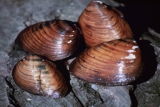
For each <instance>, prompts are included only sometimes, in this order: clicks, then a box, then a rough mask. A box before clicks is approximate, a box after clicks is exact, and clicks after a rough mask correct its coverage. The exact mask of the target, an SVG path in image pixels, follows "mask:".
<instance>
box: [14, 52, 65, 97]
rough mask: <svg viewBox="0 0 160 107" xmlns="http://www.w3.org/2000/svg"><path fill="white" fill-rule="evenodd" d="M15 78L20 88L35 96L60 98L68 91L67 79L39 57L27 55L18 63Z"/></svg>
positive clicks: (53, 66)
mask: <svg viewBox="0 0 160 107" xmlns="http://www.w3.org/2000/svg"><path fill="white" fill-rule="evenodd" d="M13 78H14V80H15V82H16V83H17V85H18V86H19V87H21V88H22V89H24V90H26V91H28V92H30V93H33V94H39V95H44V96H49V97H51V98H59V97H63V96H65V94H66V92H67V91H68V87H67V84H66V82H65V79H64V78H63V76H62V74H61V73H60V72H59V71H58V70H57V69H56V67H55V65H54V64H53V63H51V62H49V61H47V60H43V59H42V58H41V57H39V56H37V55H27V56H26V57H25V58H24V59H22V60H21V61H20V62H19V63H17V65H16V66H15V68H14V71H13Z"/></svg>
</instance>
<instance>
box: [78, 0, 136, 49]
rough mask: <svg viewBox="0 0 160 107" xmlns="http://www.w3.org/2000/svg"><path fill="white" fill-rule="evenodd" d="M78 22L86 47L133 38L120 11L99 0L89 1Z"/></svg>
mask: <svg viewBox="0 0 160 107" xmlns="http://www.w3.org/2000/svg"><path fill="white" fill-rule="evenodd" d="M78 22H79V25H80V27H81V30H82V33H83V35H84V39H85V42H86V45H87V46H88V47H91V46H95V45H97V44H100V43H103V42H106V41H111V40H115V39H122V38H133V34H132V31H131V29H130V27H129V25H128V24H127V22H126V21H125V20H124V19H123V15H122V13H121V12H120V11H118V10H117V9H115V8H113V7H110V6H108V5H106V4H104V3H102V2H100V1H93V2H91V3H89V5H88V6H87V7H86V9H85V10H84V11H83V12H82V14H81V15H80V17H79V20H78Z"/></svg>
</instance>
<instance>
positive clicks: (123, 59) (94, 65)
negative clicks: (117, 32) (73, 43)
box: [70, 39, 143, 85]
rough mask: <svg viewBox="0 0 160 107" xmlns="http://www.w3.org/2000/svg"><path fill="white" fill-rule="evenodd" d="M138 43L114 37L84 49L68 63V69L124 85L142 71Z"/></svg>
mask: <svg viewBox="0 0 160 107" xmlns="http://www.w3.org/2000/svg"><path fill="white" fill-rule="evenodd" d="M142 65H143V63H142V58H141V51H140V49H139V46H138V45H137V44H136V41H134V40H133V39H117V40H113V41H109V42H105V43H102V44H99V45H97V46H94V47H91V48H89V49H87V50H85V51H84V52H83V53H82V54H81V55H80V56H79V57H77V58H76V59H75V60H74V61H73V62H72V63H71V65H70V72H71V74H72V75H74V76H75V77H78V78H80V79H82V80H84V81H87V82H90V83H95V84H101V85H126V84H129V83H130V82H133V81H134V80H136V78H137V77H138V76H139V75H140V74H141V72H142V68H143V67H142Z"/></svg>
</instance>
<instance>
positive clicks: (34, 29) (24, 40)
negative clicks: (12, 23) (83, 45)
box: [16, 20, 79, 61]
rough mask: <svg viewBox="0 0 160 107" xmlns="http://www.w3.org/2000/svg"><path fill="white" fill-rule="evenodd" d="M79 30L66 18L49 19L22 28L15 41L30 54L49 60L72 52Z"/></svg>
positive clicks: (66, 55) (61, 57)
mask: <svg viewBox="0 0 160 107" xmlns="http://www.w3.org/2000/svg"><path fill="white" fill-rule="evenodd" d="M78 38H79V30H78V29H77V27H76V25H75V23H73V22H70V21H67V20H51V21H45V22H41V23H37V24H34V25H32V26H30V27H27V28H26V29H24V30H23V31H22V32H21V33H20V34H19V35H18V37H17V40H16V42H18V43H20V45H21V46H22V48H23V49H24V50H25V51H27V52H29V53H32V54H37V55H41V56H45V57H47V58H48V59H50V60H53V61H55V60H61V59H64V58H66V57H68V56H70V55H72V54H73V53H74V51H75V50H76V48H77V45H78Z"/></svg>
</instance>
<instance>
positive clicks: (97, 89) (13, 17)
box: [0, 0, 160, 107]
mask: <svg viewBox="0 0 160 107" xmlns="http://www.w3.org/2000/svg"><path fill="white" fill-rule="evenodd" d="M90 1H91V0H65V1H63V0H46V1H44V0H39V1H38V2H37V1H33V0H12V1H11V0H1V1H0V13H1V16H0V34H1V35H0V92H1V93H0V107H53V106H54V107H106V106H107V107H131V106H133V107H159V106H160V102H159V101H160V87H159V85H160V77H159V76H160V64H159V62H160V55H159V54H160V49H159V47H157V46H158V45H159V44H158V45H157V43H158V42H157V41H155V40H154V39H152V38H151V39H148V40H150V41H151V42H152V46H153V47H154V49H153V47H152V46H150V45H149V44H148V45H147V46H146V45H143V43H144V42H142V43H140V44H142V49H143V50H144V52H146V50H147V49H150V50H149V51H148V52H150V55H152V56H153V57H152V58H153V59H151V58H149V57H148V56H147V55H146V56H145V58H146V59H148V60H147V62H150V63H146V64H147V65H148V68H146V69H148V71H149V72H146V73H145V75H146V76H145V77H144V78H143V79H140V80H138V81H137V82H136V84H138V85H135V84H134V85H128V86H114V87H108V86H99V85H95V84H89V83H86V82H83V81H81V80H78V79H76V78H74V77H73V76H72V75H69V72H68V71H67V70H66V72H65V73H64V72H63V74H67V75H68V77H67V79H68V83H69V85H70V91H69V93H68V94H67V95H66V97H64V98H60V99H51V98H47V97H44V96H38V95H33V94H31V93H28V92H26V91H24V90H22V89H20V88H19V87H18V86H17V85H16V84H15V82H14V80H13V79H12V70H13V68H14V66H15V64H16V63H17V62H18V61H19V60H21V59H22V58H23V57H24V56H25V54H26V53H25V52H24V51H22V50H14V49H13V45H14V40H15V38H16V37H17V35H18V33H19V32H20V31H21V30H23V29H24V28H25V24H26V25H31V24H34V23H36V22H40V21H45V20H50V19H53V18H60V19H66V20H71V21H77V19H78V16H79V15H80V13H81V12H82V11H83V9H84V8H85V7H86V5H87V4H88V3H89V2H90ZM102 1H104V2H105V3H107V4H110V5H112V6H115V7H116V6H120V5H121V4H119V3H117V2H114V1H113V0H102ZM73 10H74V11H73ZM24 23H25V24H24ZM149 33H150V34H152V35H159V34H156V33H155V32H152V31H149ZM153 37H154V36H153ZM156 37H158V36H156ZM144 38H147V36H146V37H144ZM158 38H159V37H158ZM148 47H149V48H148ZM151 48H152V49H151ZM154 50H155V54H156V55H157V56H155V55H154V54H153V53H154ZM148 52H147V53H148ZM154 58H157V59H156V60H157V63H155V62H156V60H154ZM151 62H154V63H152V64H151ZM57 64H60V65H61V64H63V62H57ZM63 66H64V65H63ZM146 71H147V70H146Z"/></svg>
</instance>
